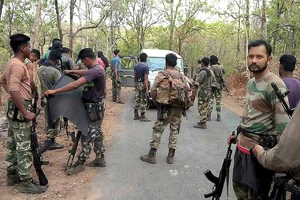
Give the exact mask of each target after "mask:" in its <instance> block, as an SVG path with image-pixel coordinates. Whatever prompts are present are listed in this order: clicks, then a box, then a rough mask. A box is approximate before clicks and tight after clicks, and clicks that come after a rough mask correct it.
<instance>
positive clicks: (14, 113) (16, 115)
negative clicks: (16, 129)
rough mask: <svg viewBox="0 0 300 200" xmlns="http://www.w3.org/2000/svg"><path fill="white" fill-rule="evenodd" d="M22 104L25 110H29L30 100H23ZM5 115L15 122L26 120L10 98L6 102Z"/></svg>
mask: <svg viewBox="0 0 300 200" xmlns="http://www.w3.org/2000/svg"><path fill="white" fill-rule="evenodd" d="M23 105H24V107H25V110H29V107H30V101H29V100H23ZM6 116H7V118H8V119H10V120H12V121H16V122H25V121H26V119H25V118H24V116H23V114H22V113H21V112H20V110H19V108H18V107H17V106H16V104H14V103H13V102H12V101H11V100H9V101H8V103H7V112H6Z"/></svg>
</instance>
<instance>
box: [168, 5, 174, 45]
mask: <svg viewBox="0 0 300 200" xmlns="http://www.w3.org/2000/svg"><path fill="white" fill-rule="evenodd" d="M174 26H175V23H174V0H171V14H170V35H169V50H172V47H173V33H174V28H175V27H174Z"/></svg>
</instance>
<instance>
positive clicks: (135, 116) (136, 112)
mask: <svg viewBox="0 0 300 200" xmlns="http://www.w3.org/2000/svg"><path fill="white" fill-rule="evenodd" d="M139 119H140V116H139V110H137V109H134V118H133V120H139Z"/></svg>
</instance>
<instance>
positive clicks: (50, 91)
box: [44, 90, 56, 97]
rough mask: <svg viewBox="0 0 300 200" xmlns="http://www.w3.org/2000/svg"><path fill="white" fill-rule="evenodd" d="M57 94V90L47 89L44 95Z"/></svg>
mask: <svg viewBox="0 0 300 200" xmlns="http://www.w3.org/2000/svg"><path fill="white" fill-rule="evenodd" d="M55 94H56V90H47V91H46V92H45V93H44V95H45V96H46V97H49V96H51V95H55Z"/></svg>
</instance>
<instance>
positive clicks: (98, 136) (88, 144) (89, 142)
mask: <svg viewBox="0 0 300 200" xmlns="http://www.w3.org/2000/svg"><path fill="white" fill-rule="evenodd" d="M99 104H100V111H99V113H100V116H101V119H100V120H98V121H96V122H91V123H90V124H89V129H88V135H87V136H84V135H82V140H81V145H82V151H81V153H80V154H79V155H78V160H81V161H86V160H87V159H88V158H89V155H90V153H91V149H92V147H93V144H94V152H95V154H96V158H100V157H101V155H102V154H103V153H104V151H105V148H104V143H103V140H104V135H103V132H102V130H101V126H102V121H103V117H104V111H105V106H104V102H103V101H101V102H100V103H99Z"/></svg>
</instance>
